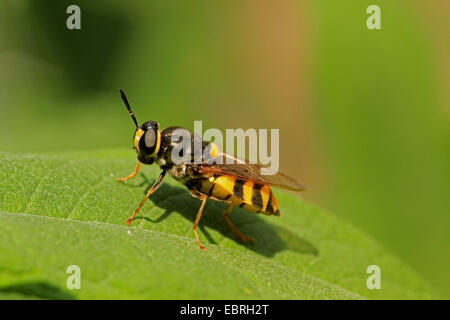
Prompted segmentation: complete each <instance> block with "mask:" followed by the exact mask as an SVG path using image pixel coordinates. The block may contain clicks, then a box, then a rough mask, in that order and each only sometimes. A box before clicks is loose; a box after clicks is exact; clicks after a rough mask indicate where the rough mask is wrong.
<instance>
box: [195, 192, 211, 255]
mask: <svg viewBox="0 0 450 320" xmlns="http://www.w3.org/2000/svg"><path fill="white" fill-rule="evenodd" d="M207 198H208V197H207V196H206V195H204V196H202V197H201V200H202V205H201V206H200V209H198V212H197V216H196V217H195V222H194V233H195V238H196V239H197V244H198V247H199V248H200V249H202V250H206V248H205V247H204V246H202V244H201V243H200V240H199V239H198V234H197V230H196V229H197V224H198V222H199V221H200V218H201V216H202V212H203V208H204V207H205V203H206V199H207Z"/></svg>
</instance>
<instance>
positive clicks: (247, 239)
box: [222, 202, 255, 243]
mask: <svg viewBox="0 0 450 320" xmlns="http://www.w3.org/2000/svg"><path fill="white" fill-rule="evenodd" d="M232 208H233V205H232V204H231V203H230V202H229V203H227V207H226V208H225V211H224V212H223V213H222V215H223V217H224V218H225V220H226V221H227V223H228V225H229V226H230V228H231V230H232V231H233V233H234V234H235V235H236V237H238V238H239V240H241V242H243V243H246V242H252V243H254V242H255V239H253V238H251V237H248V236H246V235H245V234H243V233H242V232H240V231H239V229H238V228H236V227H235V226H234V224H233V223H232V222H231V220H230V218H229V217H228V215H229V214H230V212H231V209H232Z"/></svg>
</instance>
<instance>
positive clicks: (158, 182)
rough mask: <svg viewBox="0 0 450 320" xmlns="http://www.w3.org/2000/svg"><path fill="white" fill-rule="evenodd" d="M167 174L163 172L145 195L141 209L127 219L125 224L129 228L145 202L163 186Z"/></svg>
mask: <svg viewBox="0 0 450 320" xmlns="http://www.w3.org/2000/svg"><path fill="white" fill-rule="evenodd" d="M165 174H166V172H165V171H163V172H161V174H160V175H159V177H158V179H156V182H155V184H154V185H153V186H152V187H151V188H150V189H149V190H148V192H147V194H146V195H145V197H144V199H142V201H141V203H140V204H139V207H138V208H137V209H136V210H135V211H134V213H133V214H132V215H131V217H129V218H128V219H127V221H126V222H125V224H126V225H127V226H129V225H130V223H131V221H133V219H134V217H135V216H136V214H137V213H138V212H139V210H141V208H142V206H143V205H144V203H145V201H147V199H148V197H150V195H151V194H152V193H153V192H155V191H156V189H158V187H159V186H160V185H161V183H162V181H163V179H164V176H165Z"/></svg>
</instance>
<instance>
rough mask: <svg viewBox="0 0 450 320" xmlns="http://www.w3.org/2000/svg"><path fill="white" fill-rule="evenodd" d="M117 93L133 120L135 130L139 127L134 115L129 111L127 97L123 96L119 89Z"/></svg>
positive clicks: (123, 93)
mask: <svg viewBox="0 0 450 320" xmlns="http://www.w3.org/2000/svg"><path fill="white" fill-rule="evenodd" d="M119 91H120V96H121V97H122V100H123V103H125V106H126V107H127V109H128V112H129V113H130V116H131V118H132V119H133V121H134V124H135V125H136V128H137V127H139V125H138V122H137V120H136V117H135V116H134V113H133V111H132V110H131V107H130V104H129V103H128V99H127V96H126V95H125V92H123V90H122V89H119Z"/></svg>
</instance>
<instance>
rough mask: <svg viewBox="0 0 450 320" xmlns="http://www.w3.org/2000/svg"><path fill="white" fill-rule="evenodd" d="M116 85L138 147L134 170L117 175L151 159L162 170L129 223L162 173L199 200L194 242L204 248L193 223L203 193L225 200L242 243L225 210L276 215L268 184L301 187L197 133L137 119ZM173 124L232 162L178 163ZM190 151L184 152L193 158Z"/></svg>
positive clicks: (203, 199) (213, 154) (214, 154)
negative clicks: (219, 146) (250, 162)
mask: <svg viewBox="0 0 450 320" xmlns="http://www.w3.org/2000/svg"><path fill="white" fill-rule="evenodd" d="M119 91H120V95H121V97H122V100H123V102H124V103H125V106H126V107H127V109H128V112H129V113H130V116H131V118H132V119H133V121H134V124H135V125H136V130H135V132H134V135H133V149H134V151H136V153H137V158H138V161H137V165H136V168H135V169H134V171H133V173H131V174H130V175H129V176H127V177H124V178H119V179H118V181H126V180H129V179H131V178H133V177H134V176H136V174H137V173H138V172H139V169H140V167H141V164H147V165H151V164H153V163H156V164H157V165H159V167H160V168H161V170H162V171H161V174H160V175H159V176H158V178H157V179H156V182H155V183H154V184H153V186H152V187H151V188H150V189H149V190H148V192H147V194H146V195H145V197H144V199H142V201H141V202H140V204H139V206H138V207H137V209H136V210H135V211H134V213H133V214H132V215H131V216H130V217H129V218H128V219H127V220H126V222H125V224H126V225H130V224H131V222H132V221H133V219H134V217H135V216H136V214H137V213H138V212H139V210H140V209H141V208H142V206H143V205H144V203H145V202H146V201H147V199H148V197H149V196H150V195H151V194H152V193H153V192H155V191H156V190H157V189H158V187H159V186H160V185H161V184H162V182H163V179H164V177H165V175H166V173H168V174H169V175H170V176H172V177H174V178H175V179H176V180H177V181H179V182H181V183H182V184H184V185H185V186H186V187H187V189H188V190H189V192H190V193H191V195H192V196H194V197H196V198H198V199H200V200H201V205H200V209H199V210H198V212H197V215H196V218H195V221H194V227H193V230H194V233H195V238H196V239H197V244H198V246H199V248H200V249H202V250H205V249H206V248H205V247H204V246H203V245H202V244H201V243H200V240H199V237H198V234H197V230H196V229H197V225H198V223H199V221H200V218H201V216H202V212H203V208H204V207H205V203H206V200H207V199H212V200H216V201H221V202H224V203H225V204H226V208H225V211H224V212H223V216H224V218H225V220H226V222H227V223H228V225H229V227H230V228H231V230H232V231H233V233H234V234H235V235H236V237H237V238H238V239H239V240H241V241H242V242H244V243H245V242H254V239H252V238H250V237H248V236H246V235H245V234H243V233H242V232H241V231H239V230H238V229H237V228H236V227H235V226H234V225H233V223H232V222H231V220H230V218H229V214H230V212H231V210H232V207H233V206H239V207H241V208H244V209H245V210H247V211H250V212H255V213H262V214H265V215H276V216H280V210H279V209H278V201H277V199H276V198H275V196H274V195H273V193H272V191H271V190H270V186H273V187H279V188H285V189H290V190H296V191H302V190H305V188H304V187H303V186H302V185H301V184H300V183H298V182H297V181H296V180H294V179H293V178H291V177H289V176H286V175H284V174H282V173H277V174H275V175H261V174H260V172H261V170H260V169H261V168H262V166H261V165H259V164H249V163H248V162H247V161H245V160H241V159H238V158H235V157H234V156H232V155H229V154H226V153H223V152H220V151H219V150H218V148H217V146H216V145H214V144H213V143H209V142H207V141H203V140H202V139H201V138H200V137H199V136H198V135H195V134H194V133H192V132H190V131H188V130H186V129H183V128H180V127H169V128H166V129H164V130H162V131H161V130H160V128H159V124H158V123H157V122H156V121H146V122H144V123H143V124H142V125H139V124H138V122H137V120H136V117H135V115H134V113H133V111H132V110H131V107H130V104H129V103H128V99H127V97H126V96H125V93H124V92H123V91H122V90H121V89H119ZM177 129H182V130H185V131H186V132H187V133H188V137H189V139H190V142H191V143H192V144H195V143H200V145H201V147H202V151H204V150H205V149H206V148H209V149H208V151H209V154H210V155H211V157H214V158H215V157H218V156H221V157H223V158H228V159H232V160H233V163H231V164H230V161H223V162H222V164H219V163H211V164H208V163H206V162H205V161H204V160H202V161H200V162H196V161H181V162H179V163H178V164H177V163H175V162H174V161H173V159H172V151H173V149H174V148H175V147H176V146H177V144H178V143H181V142H180V141H179V140H176V139H173V138H174V136H175V135H174V133H175V132H176V131H177ZM193 153H194V152H193ZM193 153H192V154H190V155H188V156H191V158H194V154H193Z"/></svg>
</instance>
